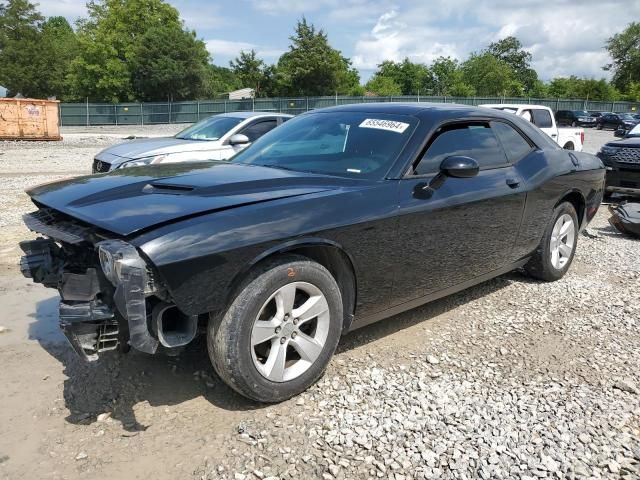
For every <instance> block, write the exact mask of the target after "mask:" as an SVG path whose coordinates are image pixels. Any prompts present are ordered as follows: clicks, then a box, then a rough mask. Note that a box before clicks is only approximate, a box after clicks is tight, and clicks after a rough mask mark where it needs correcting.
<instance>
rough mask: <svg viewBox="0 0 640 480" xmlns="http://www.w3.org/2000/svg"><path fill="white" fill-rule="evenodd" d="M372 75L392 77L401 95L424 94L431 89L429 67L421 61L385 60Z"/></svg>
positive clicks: (406, 59)
mask: <svg viewBox="0 0 640 480" xmlns="http://www.w3.org/2000/svg"><path fill="white" fill-rule="evenodd" d="M374 76H375V77H377V76H381V77H387V78H390V79H392V80H393V81H394V83H395V84H396V85H398V86H399V87H400V90H401V92H402V93H401V94H402V95H418V94H420V93H422V94H423V95H425V94H427V93H429V92H430V91H431V90H432V89H433V78H432V75H431V72H430V71H429V68H428V67H427V66H426V65H423V64H421V63H413V62H411V61H410V60H409V59H408V58H405V59H404V60H403V61H402V62H394V61H392V60H385V61H384V62H382V63H381V64H380V65H378V70H377V71H376V72H375V74H374Z"/></svg>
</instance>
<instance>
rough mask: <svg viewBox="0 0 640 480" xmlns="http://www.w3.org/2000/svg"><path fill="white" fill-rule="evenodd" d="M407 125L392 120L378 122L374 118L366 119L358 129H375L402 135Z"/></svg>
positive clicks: (378, 120)
mask: <svg viewBox="0 0 640 480" xmlns="http://www.w3.org/2000/svg"><path fill="white" fill-rule="evenodd" d="M408 126H409V124H408V123H403V122H395V121H393V120H380V119H376V118H367V119H365V120H363V121H362V123H361V124H360V125H359V127H360V128H377V129H378V130H387V131H389V132H396V133H403V132H404V131H405V130H406V129H407V127H408Z"/></svg>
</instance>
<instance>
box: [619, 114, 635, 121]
mask: <svg viewBox="0 0 640 480" xmlns="http://www.w3.org/2000/svg"><path fill="white" fill-rule="evenodd" d="M618 115H620V118H621V119H623V120H636V119H635V118H634V116H633V115H631V114H630V113H619V114H618Z"/></svg>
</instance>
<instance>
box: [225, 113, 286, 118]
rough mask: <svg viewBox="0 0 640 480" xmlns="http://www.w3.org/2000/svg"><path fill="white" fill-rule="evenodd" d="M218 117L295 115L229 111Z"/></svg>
mask: <svg viewBox="0 0 640 480" xmlns="http://www.w3.org/2000/svg"><path fill="white" fill-rule="evenodd" d="M216 117H232V118H256V117H283V118H291V117H293V115H289V114H288V113H279V112H227V113H220V114H218V115H216Z"/></svg>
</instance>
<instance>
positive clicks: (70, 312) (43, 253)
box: [20, 238, 158, 360]
mask: <svg viewBox="0 0 640 480" xmlns="http://www.w3.org/2000/svg"><path fill="white" fill-rule="evenodd" d="M107 242H111V244H110V245H107V247H112V248H118V249H119V250H118V252H119V253H122V252H124V253H123V255H125V257H126V259H127V261H126V262H125V264H123V266H122V269H121V275H120V277H121V281H120V282H119V283H118V284H117V285H116V286H115V287H114V286H113V285H112V284H111V282H109V280H108V279H107V278H106V277H105V276H104V274H103V272H102V271H101V270H100V269H99V268H93V267H88V268H86V269H84V272H80V273H78V272H68V271H65V265H66V263H65V259H64V254H63V253H62V252H61V249H60V247H58V245H57V244H56V243H55V242H54V241H53V240H51V239H44V238H39V239H37V240H31V241H25V242H21V243H20V248H21V249H22V250H23V251H24V253H25V255H24V256H23V257H22V259H21V261H20V268H21V271H22V273H23V275H24V276H25V277H27V278H32V279H33V280H34V282H36V283H42V284H43V285H45V286H47V287H51V288H57V290H58V292H59V293H60V306H59V315H60V328H61V329H62V331H63V333H64V334H65V336H66V337H67V339H68V340H69V342H70V343H71V346H72V347H73V349H74V350H75V351H76V352H77V353H78V354H80V355H81V356H82V357H83V358H85V359H87V360H96V359H97V358H98V354H99V353H101V352H104V351H109V350H115V349H117V348H119V347H120V348H127V345H131V346H132V347H134V348H136V349H137V350H140V351H142V352H146V353H155V352H156V350H157V347H158V340H157V339H155V338H154V337H152V336H151V334H150V332H149V330H148V328H147V311H146V310H147V308H146V300H145V289H146V288H147V287H148V285H147V274H146V264H145V262H144V261H143V260H142V259H141V258H140V257H139V255H138V253H137V251H136V249H135V248H134V247H133V246H131V245H129V244H127V243H125V242H122V241H119V240H109V241H107ZM89 248H93V247H89Z"/></svg>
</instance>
